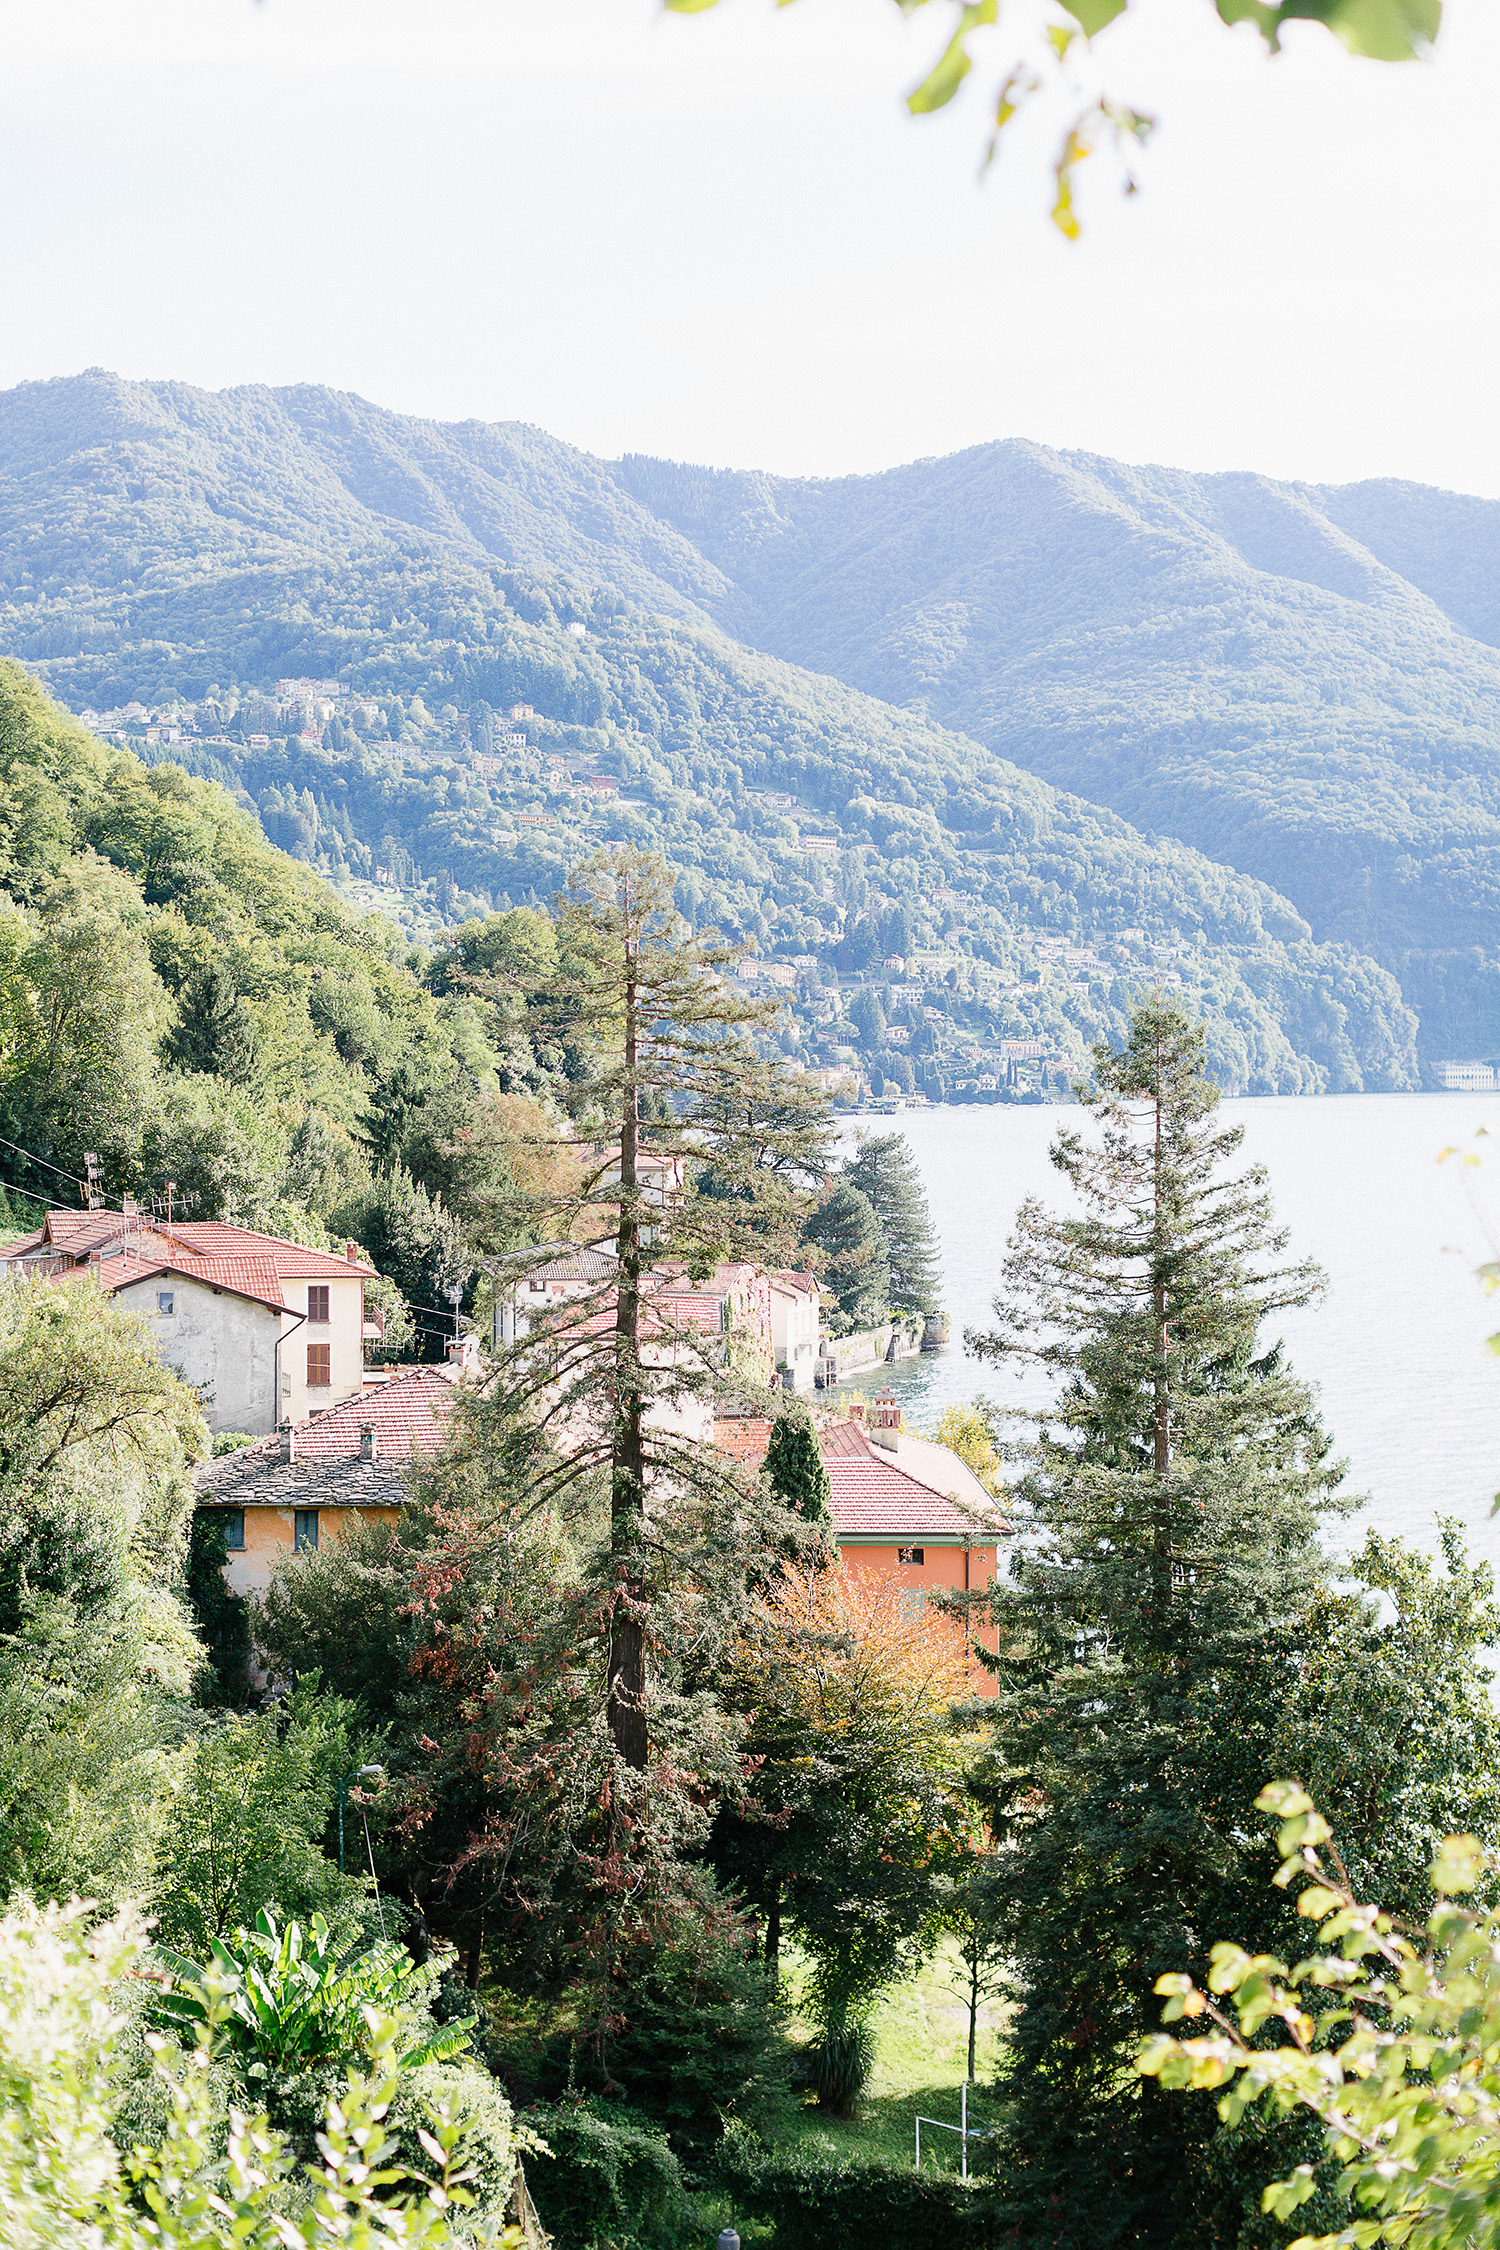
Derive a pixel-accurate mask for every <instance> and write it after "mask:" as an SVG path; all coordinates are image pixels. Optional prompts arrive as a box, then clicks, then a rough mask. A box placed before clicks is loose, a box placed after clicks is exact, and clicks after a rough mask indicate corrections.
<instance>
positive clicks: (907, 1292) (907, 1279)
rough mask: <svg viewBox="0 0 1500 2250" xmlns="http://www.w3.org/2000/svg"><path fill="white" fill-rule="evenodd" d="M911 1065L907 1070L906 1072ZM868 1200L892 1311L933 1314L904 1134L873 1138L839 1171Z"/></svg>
mask: <svg viewBox="0 0 1500 2250" xmlns="http://www.w3.org/2000/svg"><path fill="white" fill-rule="evenodd" d="M909 1069H910V1066H909V1065H908V1071H909ZM844 1177H845V1179H846V1180H847V1181H848V1182H849V1183H850V1185H851V1186H852V1187H857V1188H858V1189H859V1190H860V1191H861V1193H862V1194H864V1195H867V1196H868V1197H869V1199H870V1202H871V1204H872V1206H873V1208H874V1212H875V1216H876V1218H877V1219H878V1220H879V1221H880V1227H881V1232H882V1233H883V1234H884V1236H885V1239H886V1246H887V1251H888V1254H889V1258H890V1269H891V1307H892V1310H893V1311H895V1312H920V1313H927V1312H936V1310H937V1306H938V1296H939V1292H940V1290H941V1288H942V1276H941V1273H940V1271H939V1268H938V1254H937V1242H936V1239H935V1237H934V1235H933V1231H932V1218H931V1215H930V1213H929V1211H928V1209H927V1191H926V1189H925V1188H924V1187H923V1185H922V1174H921V1171H920V1169H919V1167H918V1164H917V1160H916V1158H915V1157H914V1156H913V1155H912V1153H911V1150H910V1149H909V1148H908V1147H907V1145H906V1136H905V1135H904V1134H903V1133H874V1134H872V1135H871V1136H870V1137H869V1138H868V1139H867V1140H863V1141H861V1142H860V1144H859V1149H858V1152H857V1153H856V1154H855V1155H854V1156H853V1157H852V1158H851V1159H850V1161H849V1163H847V1164H846V1165H845V1166H844Z"/></svg>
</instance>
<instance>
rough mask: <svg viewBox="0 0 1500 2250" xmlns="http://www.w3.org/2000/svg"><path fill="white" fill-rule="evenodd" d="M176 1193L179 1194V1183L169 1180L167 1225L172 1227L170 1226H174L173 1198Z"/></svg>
mask: <svg viewBox="0 0 1500 2250" xmlns="http://www.w3.org/2000/svg"><path fill="white" fill-rule="evenodd" d="M176 1193H177V1182H176V1181H175V1180H168V1182H167V1225H168V1226H170V1225H171V1224H172V1198H173V1196H174V1195H175V1194H176Z"/></svg>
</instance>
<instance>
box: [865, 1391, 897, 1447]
mask: <svg viewBox="0 0 1500 2250" xmlns="http://www.w3.org/2000/svg"><path fill="white" fill-rule="evenodd" d="M869 1428H870V1442H871V1443H872V1444H873V1445H883V1446H884V1447H885V1448H886V1450H887V1452H889V1453H894V1452H896V1450H897V1446H898V1441H899V1438H900V1434H901V1409H900V1407H899V1406H898V1405H897V1404H896V1401H895V1397H894V1396H893V1394H892V1393H891V1392H890V1391H882V1392H881V1394H880V1396H879V1398H877V1399H876V1401H875V1404H874V1405H873V1406H872V1407H871V1409H870V1423H869Z"/></svg>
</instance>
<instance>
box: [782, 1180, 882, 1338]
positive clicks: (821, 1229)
mask: <svg viewBox="0 0 1500 2250" xmlns="http://www.w3.org/2000/svg"><path fill="white" fill-rule="evenodd" d="M802 1238H803V1241H804V1242H805V1243H807V1244H809V1245H810V1246H811V1247H812V1248H813V1249H814V1250H815V1251H817V1252H819V1253H820V1255H821V1269H820V1270H821V1279H822V1284H823V1289H824V1292H825V1302H826V1301H827V1299H828V1298H829V1297H831V1298H832V1304H831V1306H830V1307H829V1320H828V1325H829V1328H830V1330H831V1331H832V1333H833V1334H834V1335H835V1336H845V1335H847V1334H848V1333H849V1331H850V1330H851V1329H853V1328H871V1327H873V1326H874V1325H875V1323H876V1322H877V1321H879V1320H883V1319H884V1317H885V1314H886V1310H887V1307H888V1306H889V1304H890V1298H891V1269H890V1260H889V1257H888V1255H887V1252H886V1246H885V1235H884V1234H883V1232H882V1231H881V1225H880V1221H879V1220H878V1219H877V1218H876V1216H875V1213H874V1210H873V1208H872V1207H871V1203H870V1198H869V1197H868V1196H867V1195H863V1194H861V1192H860V1190H859V1189H858V1188H857V1187H855V1186H853V1184H852V1183H851V1182H850V1181H848V1180H846V1179H834V1180H832V1181H831V1182H830V1183H829V1186H828V1190H827V1193H826V1194H825V1195H824V1196H823V1198H822V1200H821V1201H820V1203H819V1204H818V1206H817V1208H816V1210H814V1211H813V1212H812V1213H811V1214H810V1215H809V1217H808V1218H807V1219H806V1220H805V1221H804V1223H803V1228H802Z"/></svg>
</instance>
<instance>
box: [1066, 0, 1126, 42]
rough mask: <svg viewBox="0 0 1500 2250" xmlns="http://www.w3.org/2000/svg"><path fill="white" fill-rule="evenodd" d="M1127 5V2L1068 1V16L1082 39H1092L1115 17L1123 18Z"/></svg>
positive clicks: (1104, 0) (1105, 0) (1103, 0)
mask: <svg viewBox="0 0 1500 2250" xmlns="http://www.w3.org/2000/svg"><path fill="white" fill-rule="evenodd" d="M1128 5H1129V0H1069V6H1068V14H1069V15H1070V16H1072V17H1073V19H1074V21H1075V22H1076V23H1077V25H1078V28H1079V30H1080V31H1081V32H1082V33H1083V36H1084V38H1085V39H1093V38H1094V37H1095V36H1096V35H1097V34H1098V33H1099V32H1101V31H1102V30H1103V29H1104V27H1105V25H1106V24H1111V23H1113V22H1114V20H1115V17H1116V16H1123V15H1124V13H1125V10H1126V7H1127V6H1128Z"/></svg>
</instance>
